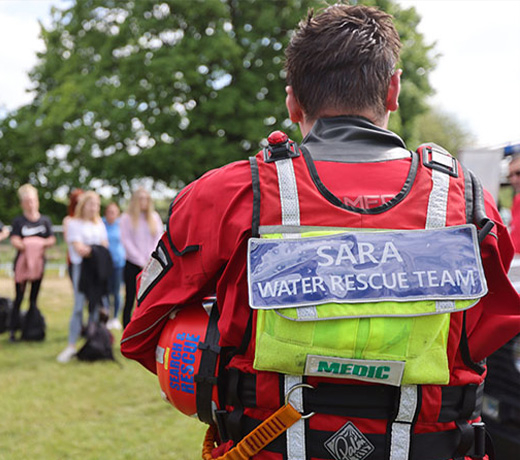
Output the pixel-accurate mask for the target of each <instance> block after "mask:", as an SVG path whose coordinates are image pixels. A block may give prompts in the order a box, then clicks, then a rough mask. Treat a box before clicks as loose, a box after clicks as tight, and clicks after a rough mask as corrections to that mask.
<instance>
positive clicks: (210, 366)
mask: <svg viewBox="0 0 520 460" xmlns="http://www.w3.org/2000/svg"><path fill="white" fill-rule="evenodd" d="M218 319H219V311H218V306H217V302H214V303H213V307H212V308H211V314H210V315H209V321H208V329H207V330H206V337H205V339H204V342H199V345H198V348H199V350H201V351H202V353H201V358H200V365H199V372H198V374H197V375H195V377H194V380H195V382H196V383H197V391H196V395H195V398H196V402H197V415H198V417H199V420H200V421H202V422H204V423H208V424H210V425H211V424H213V408H212V396H213V387H214V386H215V385H216V384H217V377H216V376H215V370H216V368H217V361H218V357H219V354H220V346H219V344H218V343H219V340H220V332H219V330H218Z"/></svg>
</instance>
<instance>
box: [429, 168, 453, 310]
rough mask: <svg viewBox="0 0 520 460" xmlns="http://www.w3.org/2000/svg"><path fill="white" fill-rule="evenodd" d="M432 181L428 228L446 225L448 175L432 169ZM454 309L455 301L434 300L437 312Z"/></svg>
mask: <svg viewBox="0 0 520 460" xmlns="http://www.w3.org/2000/svg"><path fill="white" fill-rule="evenodd" d="M432 182H433V185H432V190H431V192H430V198H429V201H428V213H427V215H426V228H428V229H429V228H442V227H446V213H447V210H448V192H449V189H450V176H449V175H448V174H446V173H444V172H442V171H437V170H436V169H432ZM454 309H455V302H454V301H453V300H438V301H436V302H435V310H436V311H438V312H439V313H442V312H445V311H448V310H449V311H453V310H454Z"/></svg>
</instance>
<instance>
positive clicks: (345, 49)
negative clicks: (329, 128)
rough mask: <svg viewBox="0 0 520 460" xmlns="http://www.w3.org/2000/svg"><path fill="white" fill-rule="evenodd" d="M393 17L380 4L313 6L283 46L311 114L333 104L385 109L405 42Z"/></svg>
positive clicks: (297, 92)
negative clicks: (314, 9) (317, 8)
mask: <svg viewBox="0 0 520 460" xmlns="http://www.w3.org/2000/svg"><path fill="white" fill-rule="evenodd" d="M392 19H393V18H392V16H390V15H389V14H386V13H384V12H383V11H380V10H378V9H377V8H372V7H367V6H362V5H356V6H349V5H340V4H338V5H332V6H329V7H328V8H326V9H325V10H323V11H322V12H321V13H319V14H318V15H316V16H315V15H314V12H313V11H312V10H311V11H310V12H309V15H308V17H307V19H306V20H303V21H301V22H300V24H299V28H298V29H297V31H296V32H295V34H294V35H293V37H292V39H291V42H290V43H289V45H288V47H287V49H286V52H285V56H286V64H285V69H286V72H287V83H288V84H289V85H291V86H292V88H293V91H294V96H295V97H296V99H297V101H298V102H299V104H300V105H301V106H302V109H303V110H304V112H305V113H306V115H307V116H308V117H309V118H310V119H316V118H317V117H318V116H319V115H320V112H321V111H323V109H331V108H332V109H336V110H341V111H343V112H344V111H347V113H349V114H353V113H356V112H358V111H363V110H366V109H370V110H372V111H374V112H375V114H376V116H378V117H379V116H383V115H384V114H385V111H386V96H387V92H388V86H389V84H390V78H391V76H392V74H393V72H394V67H395V65H396V64H397V61H398V60H399V50H400V48H401V42H400V40H399V35H398V33H397V31H396V29H395V27H394V24H393V22H392ZM347 113H345V114H347Z"/></svg>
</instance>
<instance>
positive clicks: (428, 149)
mask: <svg viewBox="0 0 520 460" xmlns="http://www.w3.org/2000/svg"><path fill="white" fill-rule="evenodd" d="M422 161H423V164H424V166H427V167H428V168H431V169H436V170H437V171H441V172H444V173H446V174H449V175H450V176H452V177H459V168H458V166H457V160H456V159H455V158H453V157H452V156H451V155H450V154H449V153H448V152H444V151H443V150H441V149H436V148H435V146H431V145H426V146H424V148H423V151H422Z"/></svg>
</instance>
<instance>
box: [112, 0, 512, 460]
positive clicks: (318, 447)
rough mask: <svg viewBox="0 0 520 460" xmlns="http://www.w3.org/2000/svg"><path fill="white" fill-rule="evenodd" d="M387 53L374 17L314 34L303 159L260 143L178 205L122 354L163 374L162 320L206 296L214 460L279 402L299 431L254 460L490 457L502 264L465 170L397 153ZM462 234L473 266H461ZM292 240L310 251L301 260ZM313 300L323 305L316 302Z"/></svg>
mask: <svg viewBox="0 0 520 460" xmlns="http://www.w3.org/2000/svg"><path fill="white" fill-rule="evenodd" d="M399 49H400V42H399V37H398V34H397V32H396V30H395V28H394V26H393V24H392V19H391V17H390V16H388V15H387V14H385V13H383V12H381V11H379V10H377V9H374V8H368V7H364V6H345V5H334V6H331V7H328V8H327V9H325V10H324V11H322V12H320V13H319V14H317V15H315V16H314V15H310V16H309V17H308V18H307V19H306V20H304V21H302V22H301V23H300V26H299V29H298V30H297V31H296V33H295V35H294V36H293V38H292V40H291V43H290V44H289V47H288V49H287V51H286V57H287V62H286V71H287V83H288V86H287V88H286V90H287V98H286V105H287V108H288V111H289V114H290V117H291V120H292V121H293V122H295V123H298V124H299V126H300V129H301V131H302V134H303V136H304V140H303V142H302V143H301V145H300V146H297V145H295V144H294V143H292V142H291V141H289V140H287V139H286V137H285V136H284V135H283V134H282V133H278V134H275V135H272V136H271V137H270V138H269V142H270V146H269V147H268V148H266V149H264V151H262V152H260V153H259V154H258V155H257V156H256V157H254V158H252V159H250V161H240V162H236V163H232V164H230V165H227V166H225V167H222V168H220V169H218V170H214V171H210V172H208V173H207V174H205V175H204V176H202V177H201V178H200V179H198V180H197V181H195V182H193V183H191V184H190V185H188V186H187V187H186V188H185V189H184V190H182V191H181V192H180V193H179V194H178V196H177V197H176V198H175V200H174V202H173V204H172V207H171V213H170V218H169V223H168V227H167V231H166V233H165V234H164V235H163V237H162V239H161V242H160V243H159V246H158V248H157V250H156V252H155V253H154V254H153V255H152V259H151V262H150V263H149V265H148V267H147V268H145V270H144V271H143V273H142V275H141V282H140V288H139V294H138V308H137V309H136V311H135V313H134V316H133V318H132V321H131V322H130V324H129V325H128V327H127V328H126V329H125V331H124V335H123V339H122V342H121V350H122V352H123V354H124V355H125V356H127V357H128V358H132V359H135V360H137V361H139V362H140V363H141V364H142V365H143V366H145V367H146V368H147V369H148V370H150V371H151V372H156V358H155V357H156V348H157V343H158V340H159V337H160V334H161V331H162V329H163V327H164V325H165V323H166V322H167V321H168V316H169V315H170V313H171V312H172V310H173V309H174V308H179V307H180V308H193V305H195V304H197V303H198V304H200V303H201V302H202V299H203V298H204V297H205V296H208V295H212V294H216V298H217V305H218V311H219V313H220V317H219V320H218V330H219V332H220V342H219V345H220V347H221V349H222V350H225V355H224V354H223V355H222V356H221V360H223V361H225V362H224V365H225V370H222V371H221V372H222V373H223V375H219V401H218V405H219V407H220V410H219V413H218V417H216V420H218V430H219V435H220V439H219V440H218V441H217V444H218V443H220V444H221V445H220V446H219V448H218V449H216V450H215V451H214V452H213V455H214V457H217V456H218V455H222V454H223V453H224V452H225V451H227V450H229V449H230V448H231V447H232V446H233V445H236V444H237V443H239V442H240V441H241V440H242V439H243V438H244V437H245V436H247V435H248V433H250V432H251V431H252V430H254V429H255V428H256V427H258V426H259V425H260V424H261V423H262V421H263V420H265V419H266V418H267V417H269V416H270V415H272V414H273V413H274V412H275V411H276V410H277V409H279V408H280V407H281V406H283V405H284V401H285V399H286V397H288V400H289V402H290V403H291V404H292V405H293V406H294V407H295V408H296V409H297V410H298V411H300V412H301V413H303V414H305V415H307V417H304V418H302V419H300V420H298V421H297V422H295V423H294V424H293V425H291V426H290V427H289V428H288V429H287V430H285V431H284V432H283V434H281V435H280V436H278V437H277V438H276V439H274V440H273V441H272V442H270V443H269V444H268V445H267V446H262V448H261V449H260V451H259V452H258V453H256V454H255V455H254V457H252V458H255V459H257V458H258V459H267V460H269V459H272V460H282V459H287V460H303V459H334V460H353V459H356V460H365V459H367V460H383V459H384V460H386V459H389V460H407V459H410V460H447V459H451V458H453V459H464V458H466V459H469V458H470V457H471V458H488V457H487V455H486V454H485V450H486V446H485V445H486V440H485V433H484V431H485V430H484V427H483V424H482V423H481V421H480V405H481V399H482V389H483V381H484V378H485V373H486V368H485V364H484V363H483V360H484V359H485V358H486V357H487V356H488V355H489V354H491V353H492V352H493V351H495V350H496V349H497V348H499V347H500V346H502V345H503V344H504V343H505V342H507V341H508V340H509V339H510V338H512V337H513V336H515V335H516V334H518V333H519V332H520V300H519V297H518V295H517V293H516V292H515V291H514V289H513V288H512V287H511V284H510V283H509V281H508V279H507V275H506V274H507V271H508V268H509V263H510V261H511V258H512V256H513V246H512V243H511V239H510V237H509V234H508V233H507V230H506V228H505V227H504V225H503V224H502V222H501V219H500V216H499V214H498V211H497V209H496V207H495V205H494V203H493V200H492V198H491V197H490V196H489V195H488V194H487V193H485V192H484V193H483V192H482V190H481V189H480V187H479V184H478V181H477V180H476V179H475V178H474V177H473V176H472V174H471V173H470V172H469V171H467V170H465V169H464V168H463V167H462V165H460V164H459V163H458V162H457V161H456V160H455V159H453V158H452V157H451V156H450V155H449V154H448V153H447V152H445V151H444V150H442V149H441V148H439V147H437V146H435V145H430V146H423V147H422V148H420V149H419V150H418V152H411V151H409V150H407V148H406V146H405V145H404V143H403V141H402V140H401V139H400V138H399V137H398V136H397V135H396V134H394V133H392V132H390V131H388V130H387V129H386V127H387V123H388V119H389V116H390V113H391V112H393V111H395V110H397V108H398V96H399V91H400V78H401V71H400V70H397V69H396V67H395V66H396V64H397V61H398V56H399ZM486 216H487V217H486ZM492 223H494V226H493V228H492V229H491V231H489V229H490V226H491V225H492ZM374 229H385V230H389V229H392V231H390V232H389V233H384V232H383V234H382V233H381V232H374V231H370V230H374ZM459 230H460V232H459ZM475 230H478V231H479V235H478V238H479V240H481V242H480V244H478V242H476V241H477V240H476V235H477V233H476V232H475ZM338 232H339V233H338ZM342 232H343V233H342ZM345 232H346V233H345ZM417 232H423V233H417ZM461 232H462V233H467V234H468V235H470V236H469V238H470V240H468V241H470V244H469V245H468V248H471V247H473V248H478V247H480V252H481V258H480V257H478V260H477V259H474V260H473V259H472V261H471V262H470V261H469V259H466V255H461V256H460V257H461V258H459V252H458V249H459V247H460V246H461V244H459V242H460V241H461V240H459V239H458V238H459V236H460V235H459V233H461ZM381 235H383V236H382V237H381ZM386 235H389V236H386ZM445 235H448V236H447V238H446V240H445V241H446V243H445V244H444V243H439V241H444V237H445ZM259 236H261V237H266V238H261V239H256V238H257V237H259ZM304 236H315V238H310V239H308V240H307V241H308V242H309V243H308V244H309V246H308V247H306V248H307V249H308V251H310V252H311V253H313V251H314V253H313V254H314V256H313V257H311V258H310V259H309V261H303V259H304V258H305V257H303V256H304V254H306V253H304V251H303V249H302V248H303V245H304V244H305V240H306V238H303V237H304ZM417 237H418V238H417ZM342 238H343V239H342ZM390 238H391V239H390ZM413 240H415V241H417V240H418V241H420V243H412V242H411V241H413ZM266 241H272V245H271V246H267V245H266V244H265V242H266ZM314 241H315V242H316V243H313V242H314ZM338 241H339V242H340V243H338V244H339V246H337V247H338V248H339V249H338V250H337V251H336V252H335V249H334V248H335V247H336V246H334V245H335V244H337V242H338ZM381 241H383V242H384V246H382V249H381V250H379V249H378V244H379V243H378V242H381ZM408 242H410V243H408ZM474 243H475V244H474ZM313 244H315V245H314V246H313ZM316 244H317V245H318V246H316ZM438 244H441V246H438ZM442 244H443V245H442ZM291 245H294V246H291ZM408 245H410V248H408ZM436 245H437V246H436ZM293 247H295V248H296V252H295V253H292V252H291V251H292V250H293V249H291V248H293ZM258 248H260V249H262V250H263V251H264V253H263V254H264V257H263V259H262V258H261V257H260V256H258V254H257V252H255V251H257V249H258ZM432 248H434V249H432ZM435 248H436V249H435ZM421 251H424V257H422V256H421V257H417V256H416V254H418V253H419V252H421ZM472 251H473V250H470V251H469V252H472ZM477 253H478V249H477ZM294 254H296V256H295V258H294V259H293V255H294ZM421 254H422V252H421ZM257 256H258V257H257ZM299 256H302V257H299ZM257 258H258V260H259V261H260V262H258V261H257ZM300 259H302V260H300ZM419 259H420V260H419ZM409 260H413V264H412V265H413V267H411V266H409V265H407V264H408V261H409ZM248 261H249V272H248ZM293 262H294V263H293ZM394 263H396V264H398V265H399V264H400V265H399V267H400V268H395V267H397V265H393V264H394ZM422 263H424V264H426V265H425V266H424V267H426V268H418V267H419V266H420V264H422ZM466 263H469V265H468V266H471V267H472V268H471V269H468V270H467V271H464V270H463V266H466V265H465V264H466ZM386 265H388V266H387V267H386V268H385V266H386ZM345 267H347V268H345ZM348 267H350V268H348ZM392 267H393V268H392ZM403 267H404V268H403ZM421 267H422V265H421ZM350 270H351V271H350ZM264 272H268V273H267V275H268V276H269V277H266V278H264V281H262V278H261V275H262V273H264ZM259 273H260V275H258V274H259ZM287 273H290V276H289V278H287V277H285V276H286V274H287ZM477 273H480V274H479V275H477ZM267 275H266V276H267ZM473 275H475V276H473ZM484 275H485V277H484ZM256 276H260V281H257V279H256V278H255V277H256ZM284 277H285V278H284ZM484 278H485V279H484ZM265 280H267V281H265ZM329 281H331V282H329ZM248 283H249V284H248ZM255 283H257V285H256V288H258V287H259V289H257V291H255ZM262 283H263V284H262ZM414 283H415V284H414ZM477 285H478V286H477ZM485 285H487V289H486V288H485ZM414 286H415V287H414ZM459 288H460V289H459ZM466 288H467V289H466ZM430 290H431V292H430ZM459 290H460V296H459V294H453V293H454V292H455V291H457V292H458V291H459ZM477 291H478V292H477ZM255 292H257V293H256V294H255ZM325 292H326V293H327V295H329V294H330V295H331V296H332V297H333V298H332V300H331V298H330V297H327V298H326V299H325V300H323V301H321V300H316V301H315V300H314V299H316V298H317V297H318V296H320V295H322V294H323V295H325V294H324V293H325ZM381 292H385V294H384V295H382V294H381ZM486 292H487V294H486ZM298 296H299V297H298ZM334 296H335V297H334ZM378 296H380V297H378ZM381 296H382V297H381ZM296 297H298V300H295V299H296ZM347 298H351V299H352V300H351V301H346V300H345V299H347ZM266 299H267V300H266ZM338 299H339V300H338ZM342 299H343V300H342ZM389 300H390V301H389ZM394 300H395V302H393V301H394ZM459 301H462V303H458V302H459ZM270 302H271V303H270ZM277 302H278V303H277ZM313 302H314V303H313ZM363 302H364V303H363ZM356 306H357V307H356ZM251 307H254V308H251ZM286 307H287V308H286ZM404 310H406V311H413V312H414V313H404ZM346 311H348V312H350V313H346ZM367 312H371V313H367ZM309 331H311V332H309ZM425 344H426V345H425ZM306 347H308V348H306ZM331 350H333V351H331ZM334 350H335V351H334ZM410 350H419V351H418V352H416V353H415V352H413V351H412V352H410ZM320 360H321V361H320ZM221 364H222V363H221ZM378 379H379V380H378ZM385 379H386V381H385ZM257 450H258V449H257ZM254 452H256V450H255V451H254ZM240 458H246V457H240Z"/></svg>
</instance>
